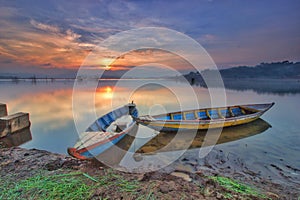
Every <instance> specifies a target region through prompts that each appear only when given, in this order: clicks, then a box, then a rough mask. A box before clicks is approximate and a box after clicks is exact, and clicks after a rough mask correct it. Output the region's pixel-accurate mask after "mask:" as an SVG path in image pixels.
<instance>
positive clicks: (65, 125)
mask: <svg viewBox="0 0 300 200" xmlns="http://www.w3.org/2000/svg"><path fill="white" fill-rule="evenodd" d="M115 82H116V81H113V80H111V81H109V80H105V81H101V82H100V83H99V86H98V88H97V90H96V94H95V102H96V112H97V114H98V116H100V115H101V114H104V113H106V112H107V111H109V110H110V108H111V105H113V106H115V107H116V106H120V105H123V104H125V103H126V102H128V101H130V100H134V101H135V103H136V104H137V107H138V109H139V112H140V114H141V115H143V114H158V113H161V112H165V111H175V110H179V109H180V107H183V108H184V109H193V108H195V106H199V107H207V106H209V103H210V97H209V94H208V90H207V89H205V88H201V87H197V86H193V89H194V90H195V91H196V96H197V99H198V102H194V101H193V102H191V100H190V99H191V96H189V95H188V94H186V91H185V88H186V87H187V84H186V83H182V82H176V81H162V80H161V81H160V82H161V84H155V81H152V83H151V81H150V82H149V81H148V84H146V85H145V86H143V87H139V88H135V86H136V85H137V84H141V85H143V83H141V82H143V80H127V81H124V82H123V83H122V84H118V86H116V87H113V86H114V85H115ZM145 83H146V82H145ZM83 84H84V83H83ZM163 84H165V85H167V87H164V86H161V85H163ZM133 88H134V89H136V91H134V92H133ZM168 88H169V89H168ZM72 89H73V82H71V81H55V82H51V83H50V82H49V83H46V82H38V83H37V84H32V83H31V82H19V83H12V82H2V83H0V102H1V103H6V104H7V105H8V112H9V113H15V112H19V111H23V112H29V113H30V120H31V123H32V125H31V133H32V140H31V141H29V142H27V143H25V144H23V145H21V146H22V147H24V148H37V149H44V150H48V151H51V152H56V153H64V154H66V149H67V147H71V146H73V145H74V144H75V142H76V141H77V139H78V134H77V132H76V129H75V125H74V121H73V113H72ZM85 92H89V91H83V92H82V95H81V97H80V98H82V112H81V113H82V117H83V118H84V115H85V113H88V112H91V111H89V110H86V107H85V106H84V102H85V101H86V99H85V98H86V95H85ZM178 96H180V99H178V98H177V97H178ZM226 96H227V104H228V105H233V104H248V103H265V102H266V103H267V102H275V106H274V107H273V108H272V109H271V110H269V111H268V112H267V113H265V114H264V115H263V117H262V119H263V120H262V121H263V122H258V123H262V124H260V125H257V126H261V127H258V128H257V129H256V130H255V131H254V132H253V131H252V132H249V133H248V132H247V130H248V129H247V128H245V127H244V129H243V128H241V129H240V130H238V129H239V128H237V129H235V130H234V129H232V130H231V132H238V133H239V134H240V135H241V136H239V135H238V136H236V135H235V136H234V137H232V139H230V130H229V131H227V132H226V134H227V135H226V134H225V137H223V142H219V143H220V144H218V145H217V148H219V149H221V150H222V151H223V152H227V153H229V154H230V153H231V154H234V155H236V156H237V157H238V158H239V159H241V160H243V162H244V165H247V166H251V167H252V169H255V170H256V171H258V172H259V171H266V172H263V173H265V174H263V175H264V176H271V175H274V174H277V176H280V175H278V174H280V173H279V172H280V171H283V175H284V176H289V177H291V178H290V179H289V180H290V181H293V182H294V183H295V184H300V180H299V179H300V177H299V176H300V175H299V174H300V171H299V169H300V156H299V152H300V123H299V120H300V114H299V111H300V104H299V102H300V94H299V93H294V94H289V93H284V94H282V93H281V94H272V93H265V94H264V93H261V91H260V92H259V93H256V92H255V91H252V90H245V91H235V90H227V91H226ZM198 103H199V105H197V104H198ZM259 128H260V129H259ZM142 130H144V129H143V128H141V129H140V131H142ZM150 132H151V131H150ZM228 133H229V134H228ZM140 134H143V133H140ZM150 135H151V137H153V136H154V135H155V133H154V132H151V133H150ZM148 136H149V135H148ZM162 136H163V135H162ZM166 137H167V138H168V136H166ZM228 137H229V138H228ZM167 138H165V140H166V141H167ZM224 138H225V139H224ZM149 139H151V138H148V140H149ZM163 140H164V139H160V141H163ZM152 142H153V140H152ZM144 143H145V141H144V140H143V139H140V140H139V139H137V140H136V141H135V150H138V149H139V147H140V146H141V145H143V144H144ZM196 143H197V141H196V142H195V145H194V148H191V149H190V150H188V152H187V153H186V157H193V156H195V155H196V153H197V148H199V144H196ZM148 144H149V143H148ZM197 145H198V146H197ZM152 146H153V145H152ZM154 146H155V145H154ZM158 146H159V145H158ZM131 149H132V148H131ZM278 168H279V169H278ZM263 169H264V170H263ZM278 180H279V179H278ZM279 182H280V181H279Z"/></svg>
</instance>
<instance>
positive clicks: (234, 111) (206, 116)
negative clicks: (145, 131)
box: [152, 106, 259, 120]
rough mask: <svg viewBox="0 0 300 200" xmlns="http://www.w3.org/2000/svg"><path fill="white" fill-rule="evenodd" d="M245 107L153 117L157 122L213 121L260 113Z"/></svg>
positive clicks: (189, 111) (192, 111) (190, 111)
mask: <svg viewBox="0 0 300 200" xmlns="http://www.w3.org/2000/svg"><path fill="white" fill-rule="evenodd" d="M258 111H259V110H255V109H249V108H246V107H243V106H230V107H223V108H212V109H211V108H207V109H199V110H188V111H183V112H174V113H168V114H163V115H156V116H152V117H153V118H154V119H156V120H211V119H225V118H231V117H238V116H242V115H248V114H253V113H256V112H258Z"/></svg>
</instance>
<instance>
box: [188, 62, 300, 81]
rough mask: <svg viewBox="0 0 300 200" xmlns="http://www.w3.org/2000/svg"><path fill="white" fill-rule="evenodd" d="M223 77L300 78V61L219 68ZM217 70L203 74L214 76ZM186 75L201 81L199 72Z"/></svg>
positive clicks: (205, 71) (191, 79)
mask: <svg viewBox="0 0 300 200" xmlns="http://www.w3.org/2000/svg"><path fill="white" fill-rule="evenodd" d="M219 72H220V74H221V76H222V78H223V79H226V78H229V79H245V78H273V79H285V78H297V79H300V62H296V63H293V62H289V61H283V62H272V63H261V64H259V65H256V66H238V67H232V68H228V69H221V70H219ZM215 73H216V71H215V70H204V71H202V72H201V74H202V75H203V76H205V77H214V75H215ZM185 77H186V78H187V79H188V80H190V81H201V79H202V77H201V76H200V74H199V73H195V72H190V73H189V74H186V75H185Z"/></svg>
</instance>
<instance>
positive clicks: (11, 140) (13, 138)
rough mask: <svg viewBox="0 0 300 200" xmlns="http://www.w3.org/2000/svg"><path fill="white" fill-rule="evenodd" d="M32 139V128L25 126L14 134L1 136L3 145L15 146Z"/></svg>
mask: <svg viewBox="0 0 300 200" xmlns="http://www.w3.org/2000/svg"><path fill="white" fill-rule="evenodd" d="M30 140H32V135H31V132H30V128H29V127H28V128H24V129H22V130H19V131H16V132H14V133H13V134H9V135H7V136H6V137H2V138H0V146H1V147H14V146H19V145H21V144H24V143H26V142H28V141H30Z"/></svg>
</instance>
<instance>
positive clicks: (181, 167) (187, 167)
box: [175, 164, 195, 173]
mask: <svg viewBox="0 0 300 200" xmlns="http://www.w3.org/2000/svg"><path fill="white" fill-rule="evenodd" d="M175 170H176V171H180V172H188V173H193V172H194V171H195V170H194V169H193V167H192V166H190V165H184V164H179V165H177V166H176V167H175Z"/></svg>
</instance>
